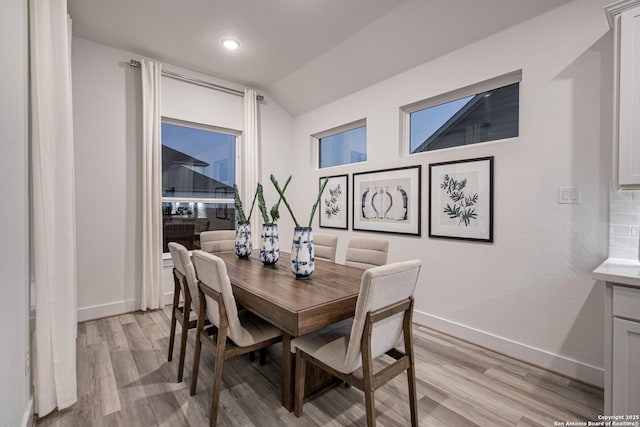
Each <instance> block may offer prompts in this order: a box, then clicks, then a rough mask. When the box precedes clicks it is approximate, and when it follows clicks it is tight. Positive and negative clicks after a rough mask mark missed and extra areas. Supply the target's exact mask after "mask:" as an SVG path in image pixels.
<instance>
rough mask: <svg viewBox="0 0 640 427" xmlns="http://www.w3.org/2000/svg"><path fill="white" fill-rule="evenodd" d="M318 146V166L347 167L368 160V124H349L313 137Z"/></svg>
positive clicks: (361, 122)
mask: <svg viewBox="0 0 640 427" xmlns="http://www.w3.org/2000/svg"><path fill="white" fill-rule="evenodd" d="M313 138H314V139H315V140H316V141H317V144H318V166H319V167H320V168H328V167H331V166H339V165H346V164H350V163H358V162H364V161H365V160H367V123H366V121H365V120H359V121H357V122H353V123H349V124H347V125H344V126H340V127H337V128H333V129H330V130H327V131H324V132H321V133H318V134H315V135H313Z"/></svg>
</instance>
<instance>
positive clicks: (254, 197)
mask: <svg viewBox="0 0 640 427" xmlns="http://www.w3.org/2000/svg"><path fill="white" fill-rule="evenodd" d="M257 197H258V189H257V188H256V192H255V193H254V195H253V202H251V209H250V210H249V217H248V218H247V221H251V215H252V214H253V207H254V206H255V204H256V198H257Z"/></svg>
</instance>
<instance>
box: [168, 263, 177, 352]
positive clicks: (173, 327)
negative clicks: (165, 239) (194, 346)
mask: <svg viewBox="0 0 640 427" xmlns="http://www.w3.org/2000/svg"><path fill="white" fill-rule="evenodd" d="M173 280H174V282H175V281H176V280H177V279H176V276H175V272H174V273H173ZM178 304H180V288H179V287H178V284H177V282H176V283H175V287H174V290H173V307H171V331H170V332H169V356H168V357H167V360H168V361H169V362H171V359H173V342H174V341H175V338H176V309H177V308H178Z"/></svg>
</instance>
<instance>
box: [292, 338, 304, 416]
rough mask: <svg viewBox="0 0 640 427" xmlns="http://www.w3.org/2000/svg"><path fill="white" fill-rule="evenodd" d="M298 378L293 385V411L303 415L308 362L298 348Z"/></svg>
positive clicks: (297, 414)
mask: <svg viewBox="0 0 640 427" xmlns="http://www.w3.org/2000/svg"><path fill="white" fill-rule="evenodd" d="M295 360H296V379H295V386H294V387H293V394H294V398H293V411H294V414H295V415H296V417H298V418H300V417H301V416H302V405H303V404H304V379H305V378H304V377H305V375H306V368H307V362H306V361H305V360H304V358H303V357H302V352H301V351H300V349H296V359H295Z"/></svg>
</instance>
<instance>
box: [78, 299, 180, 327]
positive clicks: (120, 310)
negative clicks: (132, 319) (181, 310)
mask: <svg viewBox="0 0 640 427" xmlns="http://www.w3.org/2000/svg"><path fill="white" fill-rule="evenodd" d="M172 303H173V292H165V294H164V304H165V305H168V304H172ZM139 309H140V303H139V302H138V301H136V300H133V299H131V300H125V301H116V302H111V303H107V304H100V305H94V306H91V307H80V308H78V322H86V321H87V320H95V319H102V318H103V317H110V316H117V315H119V314H124V313H131V312H132V311H136V310H139Z"/></svg>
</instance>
